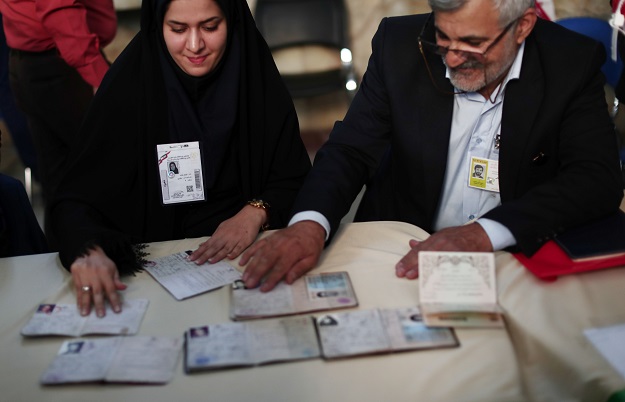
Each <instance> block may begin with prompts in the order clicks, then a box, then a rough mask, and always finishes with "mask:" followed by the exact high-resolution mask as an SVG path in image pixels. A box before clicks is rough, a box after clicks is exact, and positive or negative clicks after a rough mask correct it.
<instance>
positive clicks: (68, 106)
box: [0, 0, 117, 204]
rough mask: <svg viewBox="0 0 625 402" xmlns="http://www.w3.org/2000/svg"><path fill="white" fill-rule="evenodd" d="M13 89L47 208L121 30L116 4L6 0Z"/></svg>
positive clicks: (1, 7) (1, 9)
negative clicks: (33, 151) (104, 50)
mask: <svg viewBox="0 0 625 402" xmlns="http://www.w3.org/2000/svg"><path fill="white" fill-rule="evenodd" d="M0 13H1V14H2V17H3V19H2V20H3V26H4V32H5V35H6V41H7V44H8V46H9V48H10V49H11V51H10V56H9V74H10V85H11V89H12V90H13V93H14V95H15V98H16V102H17V104H18V106H19V107H20V109H22V111H23V112H24V113H25V115H26V116H27V119H28V123H29V125H30V128H31V131H32V135H33V140H34V142H35V149H36V152H37V158H38V162H39V166H40V171H41V180H40V181H41V187H42V192H43V197H44V200H45V203H46V204H49V202H50V201H51V199H52V198H53V197H54V191H55V189H56V187H57V184H58V181H59V180H60V177H61V176H62V172H63V169H64V167H65V165H66V163H67V162H68V159H69V158H70V155H71V154H72V153H73V152H77V151H78V150H74V149H73V148H72V147H73V144H75V143H77V141H76V136H77V134H78V128H79V126H80V124H81V121H82V119H83V116H84V114H85V112H86V110H87V107H88V106H89V103H90V102H91V99H92V97H93V94H94V92H95V91H96V90H97V88H98V87H99V86H100V83H101V82H102V79H103V77H104V75H105V73H106V72H107V70H108V67H109V62H108V61H107V60H106V58H105V57H104V54H103V53H102V48H103V47H105V46H106V45H108V44H109V43H110V42H111V41H112V40H113V39H114V37H115V34H116V32H117V15H116V14H115V7H114V5H113V2H112V0H3V1H1V2H0Z"/></svg>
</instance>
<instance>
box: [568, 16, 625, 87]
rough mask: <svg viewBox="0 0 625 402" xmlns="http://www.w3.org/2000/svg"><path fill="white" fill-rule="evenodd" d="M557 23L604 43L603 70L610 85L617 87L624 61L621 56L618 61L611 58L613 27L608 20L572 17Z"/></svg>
mask: <svg viewBox="0 0 625 402" xmlns="http://www.w3.org/2000/svg"><path fill="white" fill-rule="evenodd" d="M556 23H558V24H559V25H562V26H563V27H565V28H568V29H570V30H571V31H575V32H578V33H581V34H583V35H586V36H589V37H591V38H593V39H595V40H597V41H599V42H601V43H603V46H604V47H605V50H606V54H607V58H606V61H605V63H604V64H603V67H602V68H601V71H602V72H603V74H604V75H605V78H606V82H607V83H608V85H610V86H611V87H613V88H614V87H616V84H617V83H618V81H619V79H620V77H621V73H622V72H623V61H622V60H621V58H620V56H619V57H618V58H617V60H616V62H615V61H613V60H612V59H611V58H610V54H611V51H612V27H611V26H610V24H609V23H608V21H605V20H602V19H599V18H594V17H572V18H563V19H560V20H557V21H556Z"/></svg>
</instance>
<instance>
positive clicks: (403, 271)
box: [395, 262, 406, 276]
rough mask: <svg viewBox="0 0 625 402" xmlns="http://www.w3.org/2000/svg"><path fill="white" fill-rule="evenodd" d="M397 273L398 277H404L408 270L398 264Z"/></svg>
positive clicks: (396, 266)
mask: <svg viewBox="0 0 625 402" xmlns="http://www.w3.org/2000/svg"><path fill="white" fill-rule="evenodd" d="M395 273H396V274H397V276H404V275H405V274H406V268H405V267H404V264H403V263H401V262H398V263H397V265H395Z"/></svg>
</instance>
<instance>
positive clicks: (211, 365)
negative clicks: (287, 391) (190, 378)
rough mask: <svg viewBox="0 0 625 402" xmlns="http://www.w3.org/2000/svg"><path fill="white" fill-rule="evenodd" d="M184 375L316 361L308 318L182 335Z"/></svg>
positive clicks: (230, 324) (226, 326) (216, 327)
mask: <svg viewBox="0 0 625 402" xmlns="http://www.w3.org/2000/svg"><path fill="white" fill-rule="evenodd" d="M184 356H185V371H186V372H187V373H190V372H194V371H202V370H213V369H222V368H227V367H237V366H255V365H260V364H266V363H275V362H286V361H292V360H302V359H311V358H315V357H319V345H318V343H317V336H316V334H315V326H314V324H313V321H312V318H311V317H309V316H297V317H282V318H272V319H266V320H256V321H249V322H227V323H221V324H215V325H206V326H200V327H193V328H190V329H189V330H188V331H186V332H185V355H184Z"/></svg>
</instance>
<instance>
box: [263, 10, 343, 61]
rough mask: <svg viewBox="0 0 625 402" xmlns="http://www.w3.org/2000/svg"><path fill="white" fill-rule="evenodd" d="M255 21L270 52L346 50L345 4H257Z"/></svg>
mask: <svg viewBox="0 0 625 402" xmlns="http://www.w3.org/2000/svg"><path fill="white" fill-rule="evenodd" d="M254 19H255V20H256V25H257V26H258V29H259V31H260V32H261V33H262V35H263V36H264V38H265V40H266V41H267V44H268V45H269V47H270V48H271V49H272V50H278V49H282V48H285V47H290V46H301V45H324V46H330V47H336V48H338V49H342V48H349V34H348V26H347V25H348V24H347V11H346V7H345V3H344V0H257V1H256V7H255V11H254Z"/></svg>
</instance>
